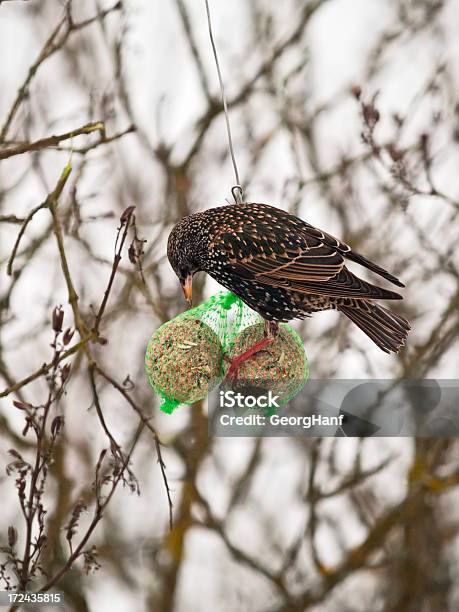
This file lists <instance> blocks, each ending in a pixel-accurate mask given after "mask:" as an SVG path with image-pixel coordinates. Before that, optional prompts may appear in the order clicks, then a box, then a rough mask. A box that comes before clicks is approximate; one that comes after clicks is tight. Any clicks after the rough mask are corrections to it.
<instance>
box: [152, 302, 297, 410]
mask: <svg viewBox="0 0 459 612" xmlns="http://www.w3.org/2000/svg"><path fill="white" fill-rule="evenodd" d="M262 337H263V320H262V318H261V317H260V316H259V315H258V314H257V313H255V312H254V311H253V310H251V309H250V308H248V307H247V306H246V305H245V304H244V303H243V302H242V300H240V299H239V298H238V297H236V296H235V295H233V294H232V293H230V292H227V291H222V292H220V293H217V294H216V295H213V296H212V297H211V298H210V299H209V300H207V301H206V302H204V303H203V304H200V305H199V306H197V307H195V308H193V309H191V310H188V311H186V312H184V313H181V314H179V315H178V316H177V317H175V318H174V319H172V320H171V321H168V322H167V323H164V324H163V325H162V326H161V327H160V328H159V329H157V330H156V332H155V333H154V334H153V335H152V336H151V338H150V340H149V342H148V346H147V351H146V355H145V368H146V371H147V375H148V380H149V382H150V384H151V386H152V387H153V389H154V390H155V392H156V393H157V394H158V395H159V396H160V398H161V406H160V407H161V410H162V411H163V412H167V413H171V412H172V411H173V410H174V409H175V408H176V407H177V406H179V405H180V404H192V403H194V402H197V401H199V400H201V399H204V398H205V397H206V396H207V395H208V393H209V392H210V391H212V389H214V388H215V387H216V386H217V385H218V384H219V383H220V382H221V380H222V379H223V377H224V375H225V372H226V370H227V366H228V363H229V361H230V360H231V359H232V358H233V357H235V356H237V355H240V354H241V353H242V352H244V351H245V350H247V349H248V348H249V347H250V346H252V345H253V344H254V343H255V342H258V341H259V340H260V339H261V338H262ZM307 377H308V365H307V360H306V355H305V353H304V348H303V344H302V342H301V338H300V337H299V336H298V334H297V333H296V332H295V331H294V330H293V329H292V328H291V327H290V326H288V325H285V324H282V325H281V328H280V332H279V334H278V337H277V338H276V341H275V342H274V343H273V344H272V345H270V346H269V347H268V348H267V349H266V350H263V351H260V352H259V353H256V354H255V355H254V356H253V357H252V358H250V360H248V361H246V362H244V363H243V364H241V369H240V373H239V379H240V380H245V381H250V382H253V383H254V384H258V383H261V382H262V381H264V382H266V381H269V383H268V386H269V388H272V389H273V390H276V384H277V386H278V389H277V390H279V389H280V391H281V394H282V399H283V403H285V402H286V401H288V399H290V398H291V397H293V395H295V394H296V393H297V392H298V390H299V388H301V386H302V385H303V384H304V382H305V381H306V379H307Z"/></svg>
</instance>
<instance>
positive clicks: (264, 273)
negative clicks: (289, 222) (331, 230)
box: [213, 224, 344, 286]
mask: <svg viewBox="0 0 459 612" xmlns="http://www.w3.org/2000/svg"><path fill="white" fill-rule="evenodd" d="M213 248H214V249H217V250H219V251H221V252H222V251H223V252H224V254H225V256H226V259H227V261H228V263H229V264H230V265H231V266H232V268H233V269H234V271H235V272H236V273H237V274H238V275H240V276H241V277H243V278H253V279H258V280H259V281H260V282H263V283H266V284H271V285H274V286H276V285H277V286H281V285H283V284H284V283H285V282H286V281H288V282H295V281H296V282H297V283H303V282H305V281H311V282H324V281H327V280H329V279H330V278H332V277H334V276H335V275H336V274H338V273H339V272H340V271H341V270H342V268H343V266H344V257H343V255H342V254H341V253H340V252H339V251H338V250H337V249H336V248H335V247H333V246H331V245H327V244H325V242H324V241H323V239H322V238H321V237H320V235H319V232H318V231H317V235H316V234H315V233H311V232H305V231H302V232H298V230H297V229H296V231H295V232H292V233H291V234H290V233H289V232H288V229H287V231H285V230H284V233H283V234H281V235H279V233H278V232H275V231H273V228H271V227H270V226H269V225H267V226H266V227H263V228H259V227H257V226H256V225H255V226H253V225H252V224H244V225H241V226H239V227H238V228H237V229H234V230H233V231H229V232H223V233H221V234H220V235H219V237H218V242H217V244H214V245H213ZM222 254H223V253H222Z"/></svg>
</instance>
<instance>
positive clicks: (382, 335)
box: [338, 300, 410, 353]
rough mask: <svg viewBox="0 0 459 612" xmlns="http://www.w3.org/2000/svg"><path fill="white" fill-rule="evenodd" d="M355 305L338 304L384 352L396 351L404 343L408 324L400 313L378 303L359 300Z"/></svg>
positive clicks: (408, 328)
mask: <svg viewBox="0 0 459 612" xmlns="http://www.w3.org/2000/svg"><path fill="white" fill-rule="evenodd" d="M360 302H361V303H360V304H358V305H355V306H341V305H340V306H338V310H339V311H340V312H342V313H344V314H345V315H346V316H347V317H348V318H349V319H350V320H351V321H352V322H353V323H355V324H356V325H357V326H358V327H360V329H361V330H362V331H363V332H365V333H366V335H367V336H368V337H369V338H371V339H372V340H373V342H374V343H375V344H376V345H377V346H379V348H380V349H381V350H383V351H384V352H385V353H390V352H394V353H398V351H399V350H400V348H401V347H402V346H403V345H404V344H405V340H406V337H407V335H408V331H409V330H410V324H409V323H408V321H406V319H404V318H403V317H401V316H400V315H398V314H396V313H394V312H391V311H390V310H388V309H387V308H383V307H382V306H379V305H378V304H373V303H371V302H367V301H366V300H360Z"/></svg>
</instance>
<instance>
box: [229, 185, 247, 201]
mask: <svg viewBox="0 0 459 612" xmlns="http://www.w3.org/2000/svg"><path fill="white" fill-rule="evenodd" d="M231 193H232V194H233V198H234V202H235V203H236V204H242V202H243V201H244V189H243V187H242V185H234V187H231Z"/></svg>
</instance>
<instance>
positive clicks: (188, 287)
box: [182, 274, 193, 306]
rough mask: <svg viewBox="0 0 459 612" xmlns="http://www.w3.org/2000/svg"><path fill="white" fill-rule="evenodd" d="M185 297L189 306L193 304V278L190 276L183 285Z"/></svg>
mask: <svg viewBox="0 0 459 612" xmlns="http://www.w3.org/2000/svg"><path fill="white" fill-rule="evenodd" d="M182 289H183V295H184V296H185V299H186V301H187V302H188V305H189V306H192V304H193V276H192V275H191V274H189V275H188V276H187V277H186V278H185V281H184V282H183V283H182Z"/></svg>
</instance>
